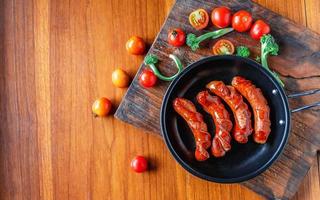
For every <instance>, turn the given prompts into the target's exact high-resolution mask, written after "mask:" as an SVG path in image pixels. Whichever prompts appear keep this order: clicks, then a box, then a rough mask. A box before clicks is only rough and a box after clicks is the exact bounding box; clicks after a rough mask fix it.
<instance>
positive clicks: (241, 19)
mask: <svg viewBox="0 0 320 200" xmlns="http://www.w3.org/2000/svg"><path fill="white" fill-rule="evenodd" d="M189 22H190V24H191V25H192V26H193V27H194V28H195V29H197V30H200V29H204V28H206V27H207V25H208V22H209V15H208V13H207V11H205V10H204V9H202V8H200V9H197V10H195V11H193V12H192V13H191V14H190V15H189ZM211 22H212V24H213V25H214V26H216V27H218V28H226V27H229V26H230V25H231V26H232V28H233V29H234V30H236V31H238V32H246V31H249V30H250V36H251V37H252V38H253V39H256V40H259V39H260V38H261V37H262V35H264V34H268V33H269V32H270V26H269V25H268V24H267V23H266V22H264V21H263V20H261V19H260V20H257V21H256V22H255V23H254V24H253V25H252V23H253V18H252V15H251V13H250V12H248V11H245V10H240V11H238V12H236V13H234V14H233V15H232V11H231V9H230V8H228V7H225V6H222V7H218V8H215V9H213V10H212V12H211Z"/></svg>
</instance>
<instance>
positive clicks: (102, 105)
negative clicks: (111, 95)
mask: <svg viewBox="0 0 320 200" xmlns="http://www.w3.org/2000/svg"><path fill="white" fill-rule="evenodd" d="M111 107H112V104H111V101H110V100H109V99H107V98H105V97H102V98H99V99H97V100H96V101H95V102H94V103H93V105H92V113H93V114H94V115H95V116H97V117H104V116H107V115H108V114H109V113H110V111H111Z"/></svg>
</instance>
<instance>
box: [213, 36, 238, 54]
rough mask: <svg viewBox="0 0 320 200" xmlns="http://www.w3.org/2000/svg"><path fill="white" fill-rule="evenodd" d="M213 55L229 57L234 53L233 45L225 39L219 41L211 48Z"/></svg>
mask: <svg viewBox="0 0 320 200" xmlns="http://www.w3.org/2000/svg"><path fill="white" fill-rule="evenodd" d="M212 52H213V55H231V54H233V53H234V45H233V44H232V42H230V41H229V40H226V39H222V40H219V41H218V42H216V43H215V44H214V45H213V47H212Z"/></svg>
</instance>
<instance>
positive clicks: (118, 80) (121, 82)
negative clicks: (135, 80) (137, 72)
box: [112, 69, 130, 88]
mask: <svg viewBox="0 0 320 200" xmlns="http://www.w3.org/2000/svg"><path fill="white" fill-rule="evenodd" d="M129 82H130V77H129V75H128V74H127V73H126V72H125V71H123V70H122V69H116V70H114V71H113V72H112V83H113V85H114V86H116V87H118V88H125V87H128V85H129Z"/></svg>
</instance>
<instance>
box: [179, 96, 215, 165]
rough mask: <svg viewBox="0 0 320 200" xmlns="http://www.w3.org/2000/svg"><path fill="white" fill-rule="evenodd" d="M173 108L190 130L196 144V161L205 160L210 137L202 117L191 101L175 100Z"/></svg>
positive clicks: (207, 156)
mask: <svg viewBox="0 0 320 200" xmlns="http://www.w3.org/2000/svg"><path fill="white" fill-rule="evenodd" d="M173 108H174V110H175V111H176V112H177V113H178V114H179V115H180V116H181V117H182V118H183V119H184V120H185V121H186V122H187V123H188V126H189V127H190V129H191V130H192V133H193V136H194V139H195V142H196V150H195V157H196V159H197V160H198V161H204V160H207V159H208V158H209V157H210V155H209V153H208V151H207V149H208V148H209V147H210V146H211V135H210V134H209V133H208V129H207V124H206V123H205V122H204V121H203V117H202V115H201V114H200V113H198V112H197V110H196V107H195V106H194V104H193V103H192V102H191V101H189V100H187V99H184V98H176V99H175V100H174V101H173Z"/></svg>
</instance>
